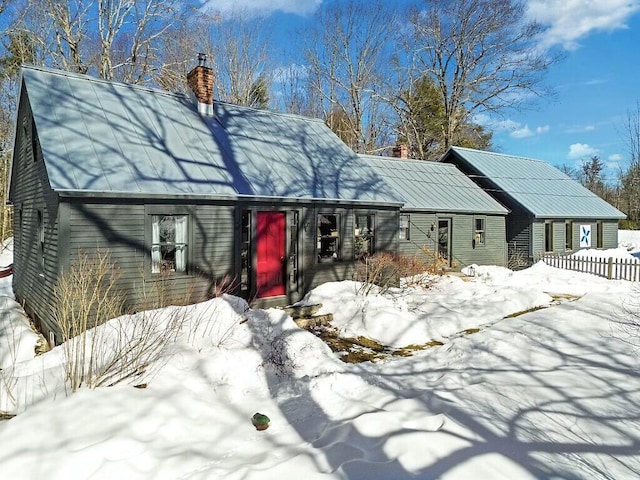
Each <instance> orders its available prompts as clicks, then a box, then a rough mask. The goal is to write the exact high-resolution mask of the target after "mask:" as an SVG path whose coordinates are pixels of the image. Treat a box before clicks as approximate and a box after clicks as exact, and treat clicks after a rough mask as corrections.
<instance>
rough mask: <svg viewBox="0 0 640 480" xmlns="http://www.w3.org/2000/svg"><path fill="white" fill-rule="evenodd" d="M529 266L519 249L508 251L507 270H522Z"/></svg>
mask: <svg viewBox="0 0 640 480" xmlns="http://www.w3.org/2000/svg"><path fill="white" fill-rule="evenodd" d="M528 266H529V261H528V259H527V257H526V256H525V254H524V252H523V251H521V250H513V251H511V252H509V258H508V259H507V268H508V269H509V270H522V269H523V268H527V267H528Z"/></svg>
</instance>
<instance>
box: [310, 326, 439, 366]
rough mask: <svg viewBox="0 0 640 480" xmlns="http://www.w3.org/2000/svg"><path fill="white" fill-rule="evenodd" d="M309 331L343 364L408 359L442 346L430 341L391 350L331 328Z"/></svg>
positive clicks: (377, 343) (435, 341)
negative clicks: (345, 335)
mask: <svg viewBox="0 0 640 480" xmlns="http://www.w3.org/2000/svg"><path fill="white" fill-rule="evenodd" d="M309 331H310V332H311V333H313V334H314V335H316V336H317V337H319V338H321V339H322V340H323V341H324V342H325V343H326V344H327V345H328V346H329V348H331V350H332V351H333V352H335V353H337V354H338V355H339V357H340V360H342V361H343V362H345V363H362V362H374V361H377V360H384V359H386V358H389V357H391V356H396V357H410V356H411V355H413V354H415V353H416V352H419V351H421V350H426V349H428V348H431V347H438V346H441V345H442V342H439V341H437V340H431V341H429V342H427V343H425V344H423V345H415V344H411V345H407V346H406V347H402V348H393V347H387V346H385V345H383V344H381V343H380V342H377V341H375V340H372V339H371V338H367V337H363V336H358V337H341V336H340V335H339V333H338V330H336V329H335V328H332V327H327V326H321V327H315V328H311V329H309Z"/></svg>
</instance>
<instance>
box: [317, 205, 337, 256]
mask: <svg viewBox="0 0 640 480" xmlns="http://www.w3.org/2000/svg"><path fill="white" fill-rule="evenodd" d="M317 254H318V262H320V263H324V262H337V261H338V260H340V215H337V214H326V213H321V214H318V223H317Z"/></svg>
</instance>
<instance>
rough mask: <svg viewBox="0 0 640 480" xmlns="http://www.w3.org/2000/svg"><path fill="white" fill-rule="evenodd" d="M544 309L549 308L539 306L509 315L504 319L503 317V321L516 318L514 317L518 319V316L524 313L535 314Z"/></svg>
mask: <svg viewBox="0 0 640 480" xmlns="http://www.w3.org/2000/svg"><path fill="white" fill-rule="evenodd" d="M545 308H549V306H548V305H540V306H537V307H532V308H528V309H527V310H521V311H519V312H515V313H510V314H509V315H507V316H506V317H503V319H507V318H516V317H519V316H520V315H524V314H525V313H531V312H537V311H538V310H543V309H545Z"/></svg>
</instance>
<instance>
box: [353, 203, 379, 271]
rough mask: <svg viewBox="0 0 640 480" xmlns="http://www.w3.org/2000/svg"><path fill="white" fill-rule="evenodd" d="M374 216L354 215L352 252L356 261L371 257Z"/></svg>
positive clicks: (373, 238)
mask: <svg viewBox="0 0 640 480" xmlns="http://www.w3.org/2000/svg"><path fill="white" fill-rule="evenodd" d="M374 221H375V220H374V215H358V214H356V222H355V225H354V231H353V234H354V245H353V251H354V255H355V257H356V259H358V260H359V259H362V258H366V257H368V256H370V255H373V252H374V250H375V248H374V247H375V237H374Z"/></svg>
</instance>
